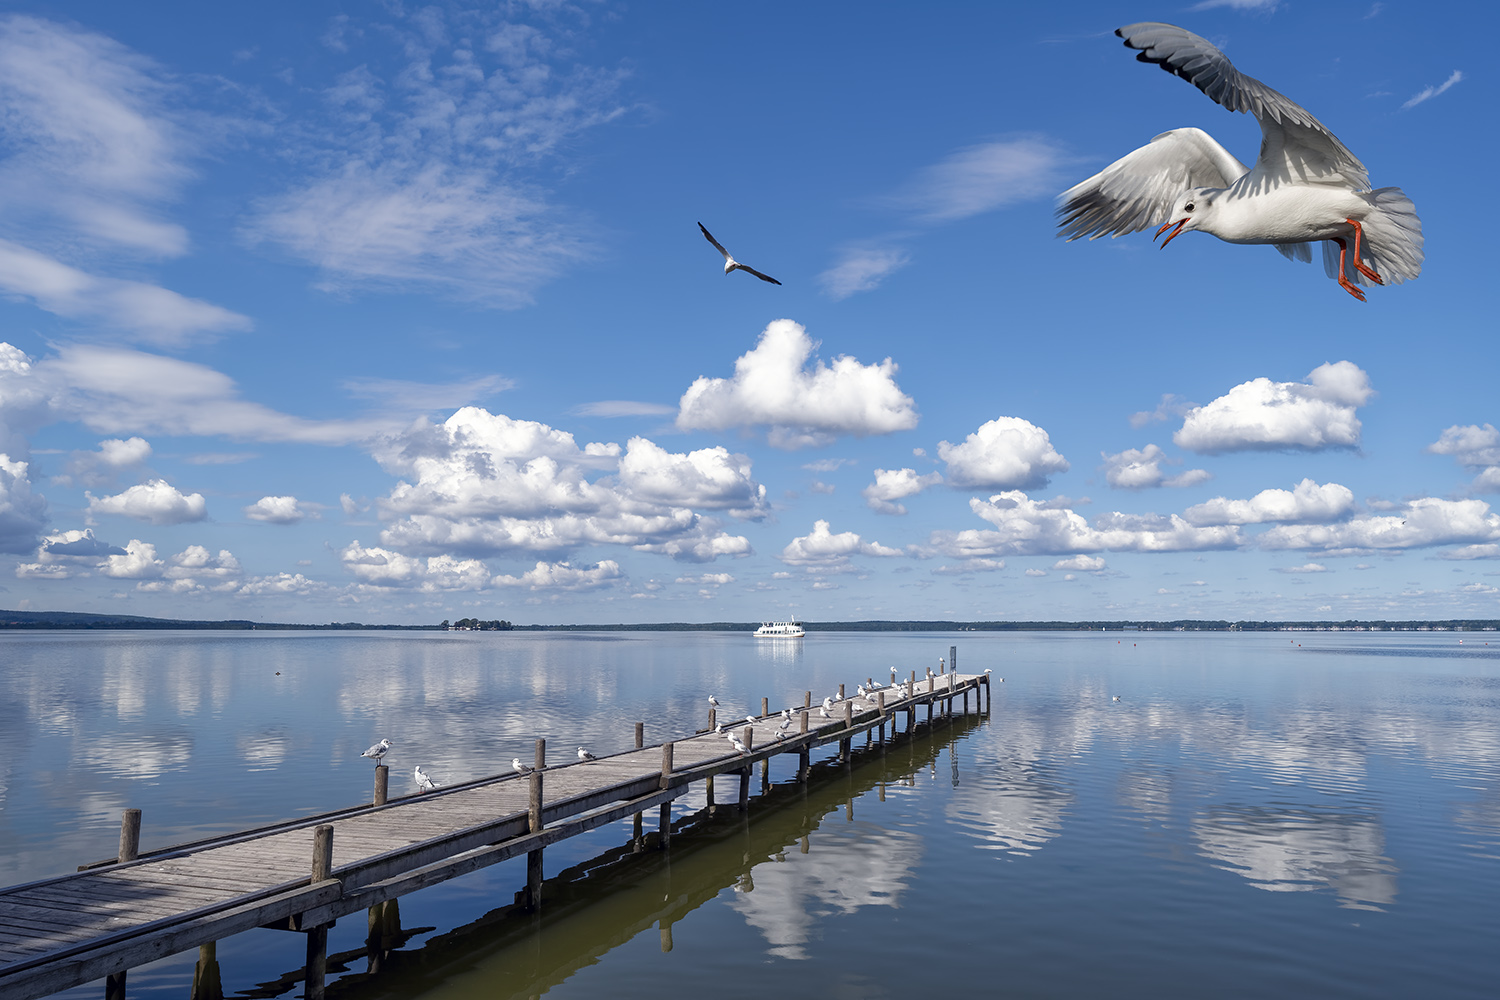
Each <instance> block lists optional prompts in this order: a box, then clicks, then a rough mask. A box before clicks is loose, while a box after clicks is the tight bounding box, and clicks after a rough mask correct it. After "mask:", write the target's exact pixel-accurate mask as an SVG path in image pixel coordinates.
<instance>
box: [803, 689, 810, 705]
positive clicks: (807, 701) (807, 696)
mask: <svg viewBox="0 0 1500 1000" xmlns="http://www.w3.org/2000/svg"><path fill="white" fill-rule="evenodd" d="M802 707H803V708H812V692H811V691H808V692H807V693H805V694H804V695H803V696H802Z"/></svg>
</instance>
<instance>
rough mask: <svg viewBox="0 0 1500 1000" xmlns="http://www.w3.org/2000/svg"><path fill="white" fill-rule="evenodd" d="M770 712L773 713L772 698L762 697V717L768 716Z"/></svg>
mask: <svg viewBox="0 0 1500 1000" xmlns="http://www.w3.org/2000/svg"><path fill="white" fill-rule="evenodd" d="M770 714H771V699H770V698H762V699H761V700H760V717H761V718H762V719H764V718H765V717H766V716H768V715H770Z"/></svg>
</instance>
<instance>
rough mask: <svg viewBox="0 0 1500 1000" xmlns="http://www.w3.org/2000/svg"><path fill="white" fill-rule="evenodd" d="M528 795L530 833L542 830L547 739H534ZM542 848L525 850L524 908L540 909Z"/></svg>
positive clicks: (527, 815) (527, 807) (535, 910)
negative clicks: (534, 750)
mask: <svg viewBox="0 0 1500 1000" xmlns="http://www.w3.org/2000/svg"><path fill="white" fill-rule="evenodd" d="M532 766H533V767H534V768H535V769H534V770H533V771H532V772H531V788H530V797H529V799H528V801H527V806H526V818H527V826H528V827H529V828H530V830H531V832H532V833H540V832H541V830H542V770H543V768H545V767H546V766H547V741H546V740H537V741H536V758H535V763H534V764H533V765H532ZM542 870H543V869H542V849H541V848H540V847H538V848H537V849H536V850H534V851H527V852H526V909H528V910H530V911H531V912H533V913H538V912H540V911H541V909H542Z"/></svg>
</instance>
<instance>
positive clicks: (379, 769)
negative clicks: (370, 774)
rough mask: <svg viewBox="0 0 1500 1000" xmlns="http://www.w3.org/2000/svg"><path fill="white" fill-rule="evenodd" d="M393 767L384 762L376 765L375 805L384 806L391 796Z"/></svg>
mask: <svg viewBox="0 0 1500 1000" xmlns="http://www.w3.org/2000/svg"><path fill="white" fill-rule="evenodd" d="M390 787H391V769H390V768H388V767H386V766H385V765H384V764H376V765H375V805H377V806H383V805H385V803H386V799H387V798H389V797H390Z"/></svg>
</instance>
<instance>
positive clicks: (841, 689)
mask: <svg viewBox="0 0 1500 1000" xmlns="http://www.w3.org/2000/svg"><path fill="white" fill-rule="evenodd" d="M843 700H844V685H842V684H840V685H839V701H843Z"/></svg>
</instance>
